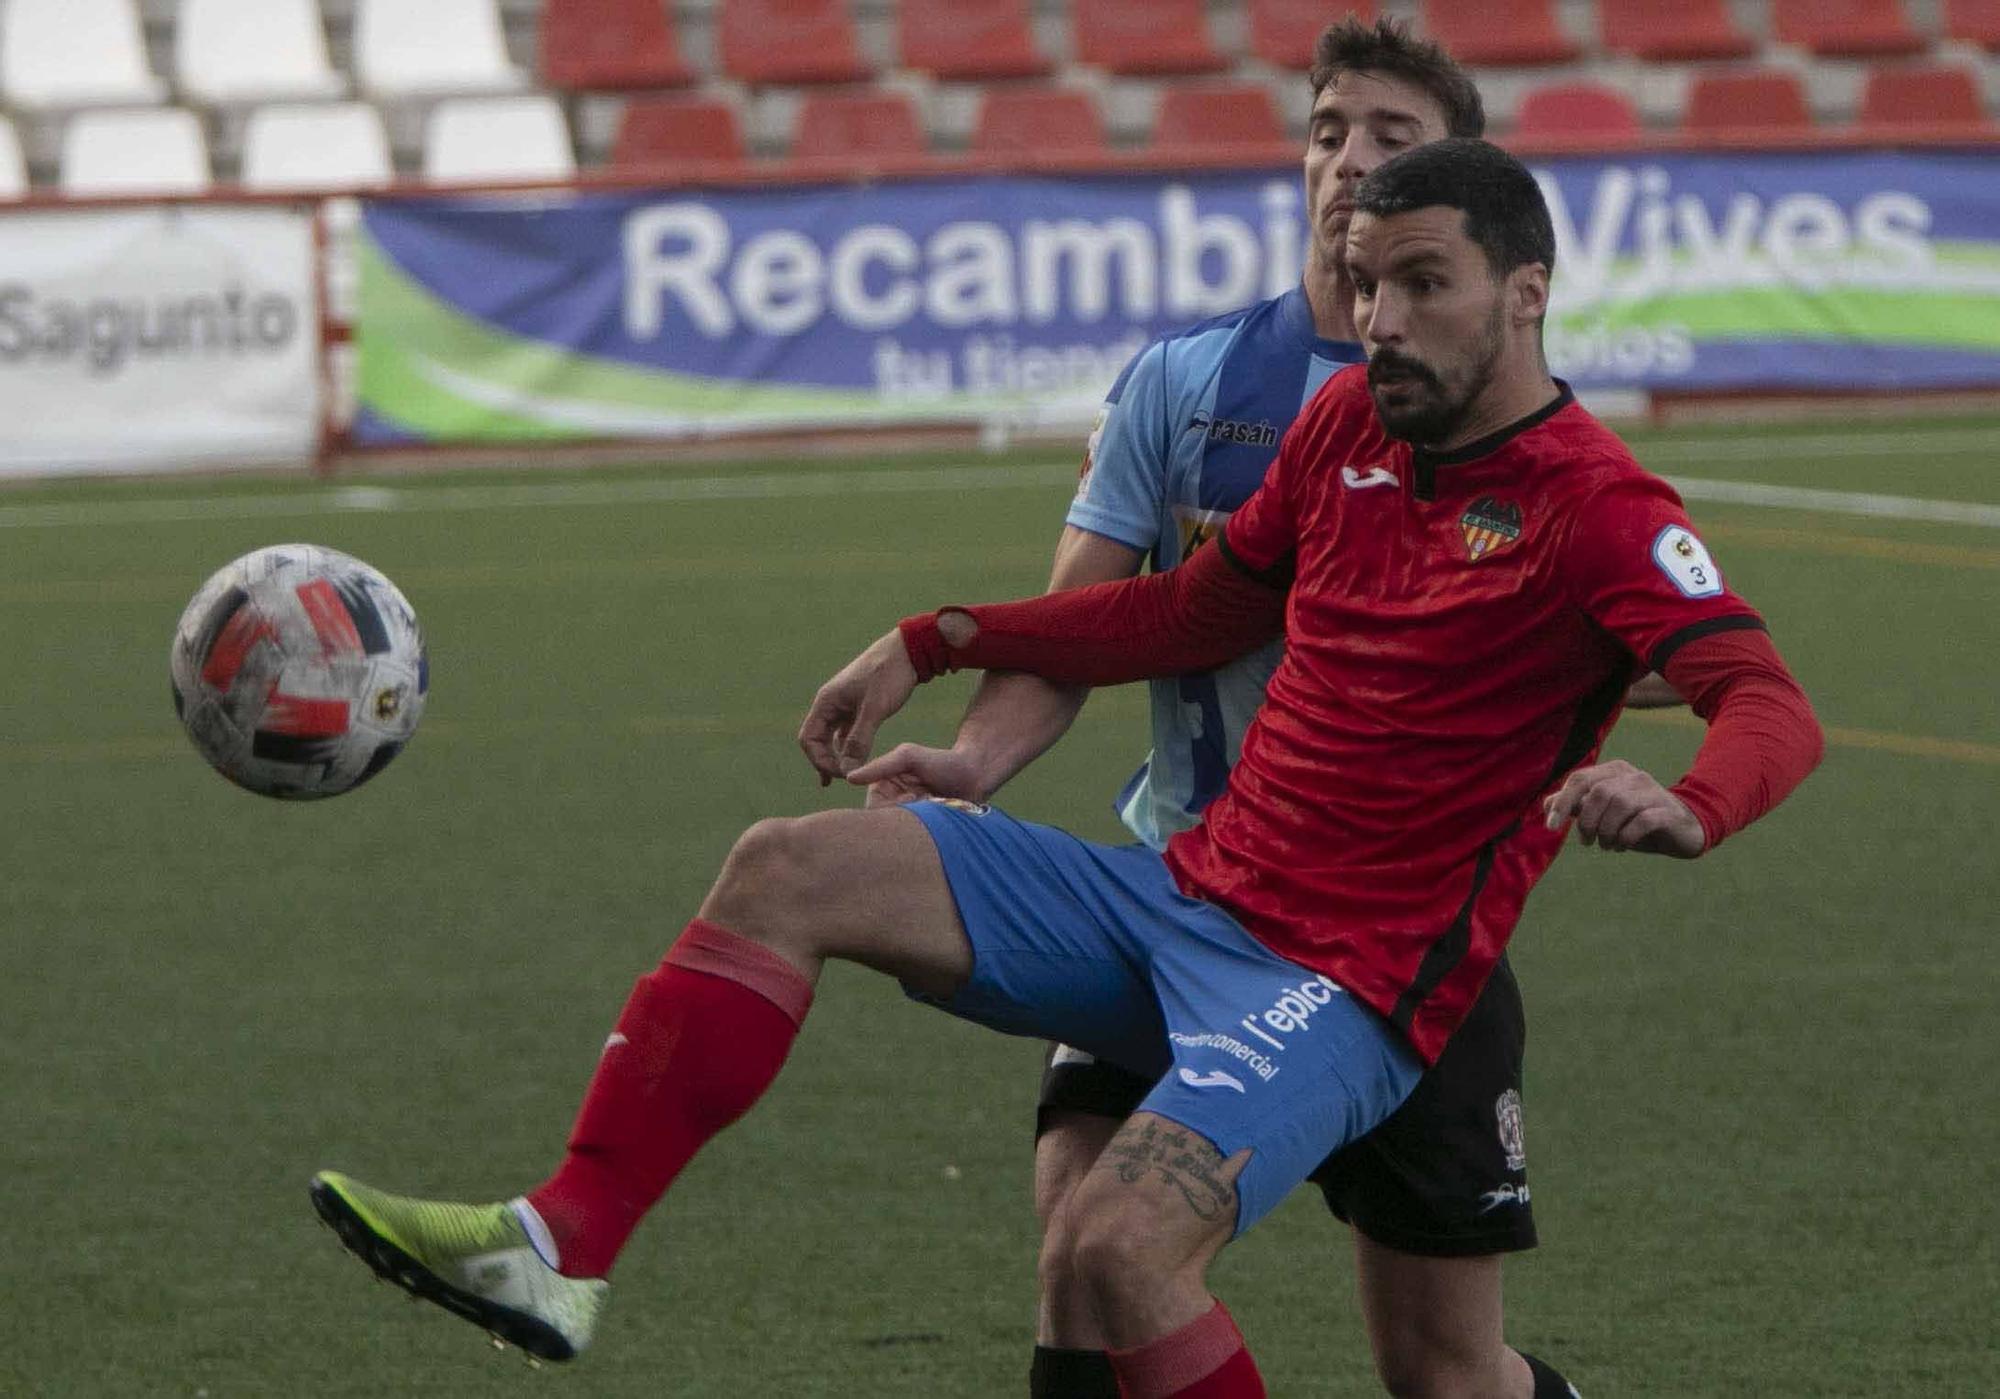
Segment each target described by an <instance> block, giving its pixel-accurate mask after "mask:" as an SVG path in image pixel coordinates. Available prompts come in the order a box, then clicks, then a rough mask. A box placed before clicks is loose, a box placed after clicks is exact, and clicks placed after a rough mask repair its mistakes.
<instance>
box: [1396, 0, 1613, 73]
mask: <svg viewBox="0 0 2000 1399" xmlns="http://www.w3.org/2000/svg"><path fill="white" fill-rule="evenodd" d="M1424 27H1425V29H1426V30H1427V31H1428V32H1429V34H1430V36H1431V37H1432V38H1434V39H1436V40H1437V41H1438V42H1439V43H1441V44H1443V45H1444V46H1445V49H1446V50H1447V51H1448V52H1449V53H1450V54H1451V55H1452V57H1454V58H1456V59H1457V60H1458V61H1459V62H1461V63H1471V64H1484V65H1488V66H1491V67H1495V68H1530V67H1535V66H1537V65H1540V64H1546V63H1568V62H1570V61H1571V60H1572V59H1574V58H1576V56H1577V55H1578V54H1579V53H1581V52H1582V50H1581V49H1580V48H1579V47H1578V46H1577V42H1576V40H1574V39H1572V38H1570V37H1569V35H1567V34H1565V33H1563V31H1562V27H1561V26H1560V25H1558V24H1557V23H1556V12H1555V6H1554V4H1553V3H1552V0H1424Z"/></svg>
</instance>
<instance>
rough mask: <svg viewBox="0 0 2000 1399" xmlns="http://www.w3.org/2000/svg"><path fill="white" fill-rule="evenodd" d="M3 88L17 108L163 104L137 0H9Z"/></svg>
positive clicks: (0, 59)
mask: <svg viewBox="0 0 2000 1399" xmlns="http://www.w3.org/2000/svg"><path fill="white" fill-rule="evenodd" d="M0 92H4V96H5V98H6V100H7V101H8V102H9V103H11V104H13V105H14V106H16V107H26V108H31V109H44V110H45V109H49V108H64V107H114V106H119V105H126V106H130V105H134V104H137V103H142V102H158V101H160V100H161V99H162V98H164V97H165V96H166V95H167V85H166V84H165V83H164V82H162V81H160V79H159V78H157V77H155V76H154V75H153V72H152V70H151V69H150V68H148V67H147V65H146V44H145V40H144V39H143V38H142V37H141V35H140V33H139V14H138V11H137V10H136V9H134V8H133V4H132V0H7V4H6V7H5V8H4V9H0Z"/></svg>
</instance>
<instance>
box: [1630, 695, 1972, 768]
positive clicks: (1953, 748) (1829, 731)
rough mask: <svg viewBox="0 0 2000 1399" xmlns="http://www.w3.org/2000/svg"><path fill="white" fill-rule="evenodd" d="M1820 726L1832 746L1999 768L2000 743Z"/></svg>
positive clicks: (1672, 720)
mask: <svg viewBox="0 0 2000 1399" xmlns="http://www.w3.org/2000/svg"><path fill="white" fill-rule="evenodd" d="M1624 717H1625V718H1626V719H1628V720H1636V721H1637V722H1639V723H1642V724H1665V725H1671V726H1672V727H1674V728H1682V729H1698V728H1700V727H1701V720H1699V719H1697V718H1695V716H1694V715H1692V714H1690V713H1688V711H1687V710H1685V709H1633V710H1627V711H1626V713H1625V716H1624ZM1821 727H1822V730H1823V731H1824V732H1825V734H1826V741H1827V743H1828V745H1829V746H1831V747H1834V748H1864V749H1868V750H1871V751H1873V752H1877V753H1894V754H1896V755H1898V756H1899V757H1904V758H1934V759H1937V760H1938V761H1940V762H1947V763H1959V764H1963V765H1967V766H1973V767H2000V744H1996V743H1977V742H1974V741H1973V740H1971V739H1963V738H1932V737H1930V736H1929V735H1927V734H1906V733H1896V732H1894V731H1892V730H1888V729H1855V728H1848V727H1846V726H1845V725H1841V724H1824V725H1822V726H1821Z"/></svg>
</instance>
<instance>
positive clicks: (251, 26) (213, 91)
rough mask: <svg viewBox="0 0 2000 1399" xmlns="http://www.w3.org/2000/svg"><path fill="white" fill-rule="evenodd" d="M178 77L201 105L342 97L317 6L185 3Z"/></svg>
mask: <svg viewBox="0 0 2000 1399" xmlns="http://www.w3.org/2000/svg"><path fill="white" fill-rule="evenodd" d="M174 74H175V77H176V78H177V79H178V80H179V82H180V89H181V91H182V92H183V93H185V94H186V95H187V96H188V97H189V98H191V99H193V100H194V101H196V102H208V103H224V102H261V101H267V100H274V99H282V98H288V97H292V98H312V97H338V96H340V95H341V94H343V93H345V92H346V91H347V80H346V79H344V78H343V77H341V76H340V74H338V73H336V72H334V71H333V66H332V65H331V64H329V63H328V62H327V59H326V31H325V30H324V29H322V28H321V27H320V18H319V6H318V4H317V3H316V0H181V9H180V17H179V19H178V20H177V21H176V22H175V24H174Z"/></svg>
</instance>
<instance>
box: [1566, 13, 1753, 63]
mask: <svg viewBox="0 0 2000 1399" xmlns="http://www.w3.org/2000/svg"><path fill="white" fill-rule="evenodd" d="M1597 23H1598V32H1599V34H1600V35H1601V36H1602V38H1603V40H1604V47H1605V48H1607V49H1609V50H1610V51H1611V52H1612V53H1622V54H1629V55H1630V56H1632V57H1633V58H1643V59H1645V60H1647V61H1648V62H1652V63H1676V62H1685V61H1687V60H1689V59H1699V58H1718V59H1719V58H1744V57H1747V56H1748V55H1749V53H1750V51H1751V49H1752V48H1754V47H1755V45H1753V44H1752V43H1751V41H1750V36H1749V35H1747V34H1745V33H1744V32H1743V31H1742V30H1740V29H1738V28H1737V27H1736V21H1735V19H1734V18H1733V17H1732V16H1731V15H1730V13H1729V5H1728V3H1727V0H1676V3H1675V4H1672V5H1662V4H1661V3H1660V0H1597Z"/></svg>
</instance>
